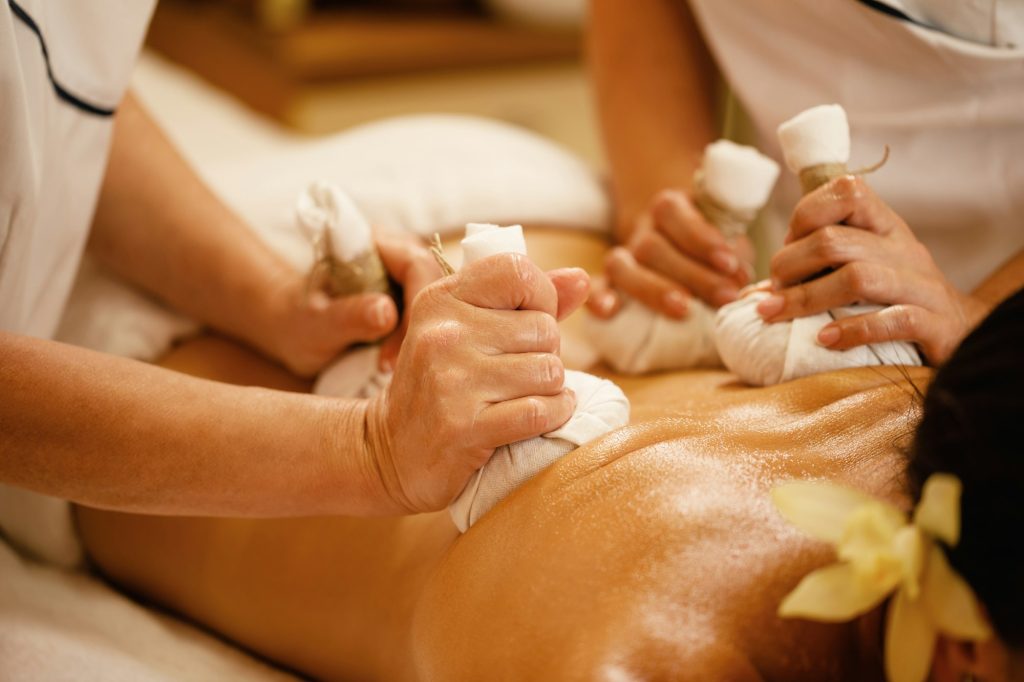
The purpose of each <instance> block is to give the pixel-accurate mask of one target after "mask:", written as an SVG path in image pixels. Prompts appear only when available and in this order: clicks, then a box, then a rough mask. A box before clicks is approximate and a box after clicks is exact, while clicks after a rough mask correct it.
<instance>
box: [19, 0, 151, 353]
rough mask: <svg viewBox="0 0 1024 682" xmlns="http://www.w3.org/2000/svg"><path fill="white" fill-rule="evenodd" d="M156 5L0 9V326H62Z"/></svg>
mask: <svg viewBox="0 0 1024 682" xmlns="http://www.w3.org/2000/svg"><path fill="white" fill-rule="evenodd" d="M154 4H155V0H88V1H83V0H7V1H5V2H4V3H3V5H2V6H0V329H3V330H5V331H13V332H18V333H22V334H29V335H32V336H38V337H43V338H47V337H50V336H52V335H53V334H54V332H55V331H56V329H57V323H58V321H59V320H60V315H61V312H62V310H63V307H64V302H65V299H66V298H67V295H68V291H69V290H70V288H71V283H72V281H73V280H74V276H75V272H76V270H77V268H78V261H79V258H80V257H81V253H82V249H83V247H84V245H85V240H86V236H87V234H88V229H89V224H90V222H91V220H92V214H93V211H94V209H95V206H96V197H97V195H98V192H99V186H100V181H101V179H102V176H103V170H104V168H105V167H106V161H107V153H108V150H109V146H110V135H111V129H112V123H113V112H114V109H115V108H116V107H117V105H118V103H119V102H120V101H121V98H122V97H123V96H124V92H125V90H126V88H127V86H128V81H129V77H130V75H131V71H132V66H133V64H134V62H135V58H136V56H137V54H138V51H139V47H140V46H141V44H142V39H143V37H144V36H145V32H146V27H147V25H148V23H149V18H150V15H151V14H152V11H153V7H154Z"/></svg>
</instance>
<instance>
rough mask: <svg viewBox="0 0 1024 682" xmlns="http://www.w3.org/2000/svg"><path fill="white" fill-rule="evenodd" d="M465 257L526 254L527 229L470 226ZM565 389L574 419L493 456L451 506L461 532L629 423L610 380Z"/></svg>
mask: <svg viewBox="0 0 1024 682" xmlns="http://www.w3.org/2000/svg"><path fill="white" fill-rule="evenodd" d="M462 253H463V263H464V264H467V265H468V264H470V263H473V262H476V261H478V260H481V259H483V258H487V257H488V256H493V255H496V254H499V253H520V254H523V255H526V242H525V240H524V239H523V228H522V227H520V226H519V225H513V226H511V227H498V226H497V225H483V224H471V225H469V226H467V229H466V238H465V239H463V240H462ZM565 386H566V387H567V388H570V389H572V390H573V391H574V392H575V393H576V410H575V411H574V412H573V415H572V417H570V418H569V421H567V422H566V423H565V424H563V425H562V426H561V427H560V428H558V429H556V430H554V431H552V432H550V433H546V434H544V435H543V436H538V437H537V438H530V439H528V440H522V441H518V442H516V443H509V444H508V445H503V446H501V447H500V448H498V449H496V450H495V451H494V454H493V455H491V458H490V459H489V460H487V462H486V463H485V464H484V465H483V466H482V467H481V468H480V469H479V470H478V471H477V472H476V473H475V474H473V476H472V478H470V479H469V483H467V484H466V487H465V489H464V490H463V491H462V492H461V493H459V496H458V497H456V498H455V501H454V502H452V504H451V506H450V507H449V512H450V513H451V517H452V521H454V522H455V525H456V526H457V527H458V529H459V530H460V531H462V532H466V530H467V529H468V528H469V527H470V526H472V525H473V524H474V523H476V522H477V521H478V520H479V519H480V517H482V516H483V515H484V514H486V513H487V512H488V511H490V510H491V509H492V508H493V507H494V506H495V505H496V504H498V502H500V501H501V500H503V499H505V498H506V497H508V496H509V495H510V494H511V493H512V492H513V491H514V490H515V489H516V488H518V487H520V486H521V485H523V484H524V483H525V482H526V481H528V480H529V479H531V478H533V477H534V476H536V475H537V474H538V473H540V472H541V471H543V470H544V469H546V468H547V467H548V466H550V465H551V464H553V463H554V462H556V461H557V460H559V459H561V458H562V457H564V456H565V455H566V454H568V453H569V452H572V451H573V450H575V449H576V448H577V447H579V446H580V445H583V444H584V443H587V442H589V441H592V440H594V439H595V438H599V437H601V436H603V435H604V434H606V433H608V432H609V431H612V430H613V429H617V428H619V427H621V426H625V425H626V424H627V423H628V422H629V401H628V400H627V399H626V396H625V394H623V392H622V390H621V389H620V388H619V387H618V386H616V385H615V384H613V383H612V382H610V381H608V380H607V379H601V378H599V377H595V376H593V375H590V374H585V373H583V372H575V371H572V370H566V372H565Z"/></svg>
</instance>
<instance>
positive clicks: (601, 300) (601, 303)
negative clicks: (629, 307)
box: [597, 291, 615, 315]
mask: <svg viewBox="0 0 1024 682" xmlns="http://www.w3.org/2000/svg"><path fill="white" fill-rule="evenodd" d="M597 307H598V308H599V309H600V310H601V312H602V313H603V314H605V315H607V314H608V313H610V312H611V311H612V308H613V307H615V294H613V293H612V292H610V291H606V292H604V293H603V294H601V295H600V296H598V297H597Z"/></svg>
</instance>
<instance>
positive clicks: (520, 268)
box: [501, 253, 536, 292]
mask: <svg viewBox="0 0 1024 682" xmlns="http://www.w3.org/2000/svg"><path fill="white" fill-rule="evenodd" d="M501 258H502V260H503V261H504V262H506V263H508V266H507V267H508V268H509V272H510V276H511V278H512V280H513V282H512V284H513V286H515V287H516V289H515V290H518V291H523V292H526V291H530V290H531V289H532V288H533V286H534V284H535V282H536V272H535V271H536V267H534V265H533V264H532V263H531V262H530V260H529V259H528V258H527V257H526V256H524V255H522V254H520V253H503V254H501Z"/></svg>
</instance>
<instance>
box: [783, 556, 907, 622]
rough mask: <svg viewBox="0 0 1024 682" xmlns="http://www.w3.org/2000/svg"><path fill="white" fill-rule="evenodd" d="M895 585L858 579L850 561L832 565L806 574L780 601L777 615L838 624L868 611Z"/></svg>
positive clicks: (893, 583)
mask: <svg viewBox="0 0 1024 682" xmlns="http://www.w3.org/2000/svg"><path fill="white" fill-rule="evenodd" d="M894 586H895V582H890V583H889V584H880V583H877V582H869V581H864V580H860V579H859V577H858V575H857V573H856V571H855V570H854V568H853V566H851V565H850V564H833V565H832V566H826V567H825V568H822V569H819V570H817V571H814V572H813V573H811V574H809V575H807V576H805V577H804V579H803V580H801V581H800V584H799V585H797V586H796V589H794V590H793V591H792V592H790V593H789V594H788V595H786V598H785V599H783V600H782V603H781V604H780V605H779V615H780V616H782V617H783V618H807V619H810V620H818V621H824V622H826V623H840V622H843V621H847V620H850V619H852V618H854V617H855V616H859V615H861V614H862V613H866V612H868V611H870V610H871V609H872V608H873V607H874V606H875V605H877V604H878V603H879V602H881V601H882V599H884V598H885V596H886V595H887V594H888V593H889V591H890V590H892V588H893V587H894Z"/></svg>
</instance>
